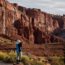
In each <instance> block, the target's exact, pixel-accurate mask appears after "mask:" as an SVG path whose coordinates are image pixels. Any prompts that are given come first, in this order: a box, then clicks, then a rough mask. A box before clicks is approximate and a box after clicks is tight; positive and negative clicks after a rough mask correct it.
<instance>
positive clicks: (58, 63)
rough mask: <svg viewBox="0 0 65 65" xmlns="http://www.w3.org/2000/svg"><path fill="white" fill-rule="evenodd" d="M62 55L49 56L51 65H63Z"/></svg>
mask: <svg viewBox="0 0 65 65" xmlns="http://www.w3.org/2000/svg"><path fill="white" fill-rule="evenodd" d="M63 59H64V57H57V56H55V57H51V60H52V63H53V65H65V64H64V60H63Z"/></svg>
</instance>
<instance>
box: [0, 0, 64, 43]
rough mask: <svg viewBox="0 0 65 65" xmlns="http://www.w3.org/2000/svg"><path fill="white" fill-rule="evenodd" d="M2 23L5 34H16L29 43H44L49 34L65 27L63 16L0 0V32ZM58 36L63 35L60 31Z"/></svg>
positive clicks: (56, 32)
mask: <svg viewBox="0 0 65 65" xmlns="http://www.w3.org/2000/svg"><path fill="white" fill-rule="evenodd" d="M3 2H4V3H5V4H3ZM4 9H5V14H4ZM4 16H5V20H4ZM4 21H5V24H4V23H3V22H4ZM3 25H5V34H6V35H8V36H10V37H12V36H14V35H15V36H17V35H18V36H23V38H25V39H27V40H29V41H30V42H31V43H44V42H45V40H46V38H48V39H49V38H50V37H51V36H50V37H49V34H54V35H57V34H58V30H59V31H61V30H64V29H65V16H58V15H51V14H48V13H46V12H42V11H41V10H39V9H35V8H33V9H30V8H25V7H22V6H18V5H17V4H16V3H14V4H12V3H9V2H8V1H4V0H0V31H1V32H0V34H2V33H3ZM62 32H64V31H62ZM58 36H61V37H63V36H62V34H60V33H59V35H58ZM63 38H64V37H63ZM50 39H51V38H50ZM47 41H48V40H47Z"/></svg>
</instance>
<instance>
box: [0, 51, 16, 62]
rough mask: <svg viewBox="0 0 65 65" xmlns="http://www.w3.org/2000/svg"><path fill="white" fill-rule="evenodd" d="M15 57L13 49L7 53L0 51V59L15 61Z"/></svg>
mask: <svg viewBox="0 0 65 65" xmlns="http://www.w3.org/2000/svg"><path fill="white" fill-rule="evenodd" d="M15 58H16V54H15V53H14V52H13V51H11V52H9V53H7V52H1V51H0V61H3V62H7V63H8V62H15V61H16V60H15Z"/></svg>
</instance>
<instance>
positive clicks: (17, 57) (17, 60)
mask: <svg viewBox="0 0 65 65" xmlns="http://www.w3.org/2000/svg"><path fill="white" fill-rule="evenodd" d="M16 62H17V63H18V62H19V53H18V52H17V56H16Z"/></svg>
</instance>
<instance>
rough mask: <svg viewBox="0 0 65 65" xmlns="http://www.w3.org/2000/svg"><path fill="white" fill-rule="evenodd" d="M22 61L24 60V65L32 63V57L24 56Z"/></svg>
mask: <svg viewBox="0 0 65 65" xmlns="http://www.w3.org/2000/svg"><path fill="white" fill-rule="evenodd" d="M21 61H22V62H23V64H24V65H30V58H29V57H28V56H23V57H22V58H21Z"/></svg>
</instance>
